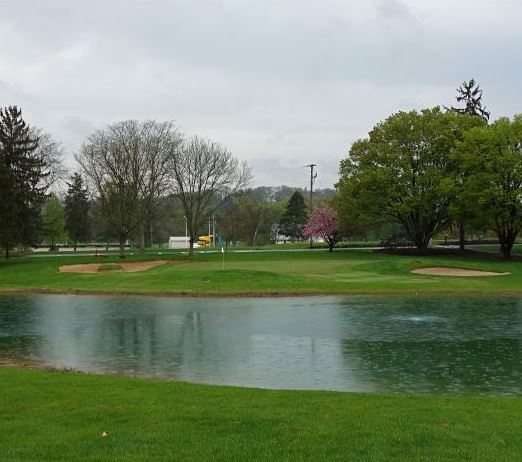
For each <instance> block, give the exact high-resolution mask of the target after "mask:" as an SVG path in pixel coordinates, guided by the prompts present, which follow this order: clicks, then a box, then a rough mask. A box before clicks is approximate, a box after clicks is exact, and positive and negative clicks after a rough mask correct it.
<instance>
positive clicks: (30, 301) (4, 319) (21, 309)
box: [0, 296, 39, 358]
mask: <svg viewBox="0 0 522 462" xmlns="http://www.w3.org/2000/svg"><path fill="white" fill-rule="evenodd" d="M35 324H36V319H35V301H34V298H33V297H21V296H17V297H6V296H2V297H0V355H2V356H4V357H10V358H30V357H31V356H32V353H33V352H34V351H35V350H37V349H38V344H39V338H38V335H36V333H35Z"/></svg>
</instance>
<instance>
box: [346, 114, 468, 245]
mask: <svg viewBox="0 0 522 462" xmlns="http://www.w3.org/2000/svg"><path fill="white" fill-rule="evenodd" d="M476 124H477V121H476V119H475V118H474V117H471V116H466V115H461V114H458V113H455V112H443V111H441V109H440V108H438V107H435V108H433V109H424V110H423V111H421V112H417V111H410V112H398V113H396V114H394V115H392V116H390V117H389V118H388V119H386V120H385V121H384V122H381V123H379V124H377V125H376V126H375V127H374V128H373V129H372V131H371V132H370V134H369V137H368V138H367V139H363V140H358V141H356V142H355V143H354V144H353V145H352V147H351V149H350V152H349V154H348V157H347V158H346V159H343V160H342V161H341V178H340V181H339V183H338V185H337V187H338V189H339V191H340V194H343V193H345V195H346V196H349V197H350V208H351V212H352V215H353V216H354V217H355V218H356V219H360V220H362V221H366V222H373V223H379V222H381V223H384V222H385V221H392V222H396V223H398V224H400V225H401V226H402V227H403V228H404V230H405V231H406V233H407V235H408V237H409V238H410V239H411V241H412V242H413V243H415V245H416V246H417V248H418V249H419V250H421V251H424V250H426V248H427V246H428V243H429V241H430V239H431V238H432V237H433V235H434V234H435V233H436V232H437V231H438V230H439V229H440V228H441V226H443V225H444V224H445V223H447V221H448V208H449V205H450V203H451V201H452V199H453V198H454V194H455V171H456V158H455V156H454V149H455V147H456V143H457V141H458V140H459V139H461V138H462V135H463V132H464V131H465V130H467V129H468V128H470V127H472V126H474V125H476Z"/></svg>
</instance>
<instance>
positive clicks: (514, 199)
mask: <svg viewBox="0 0 522 462" xmlns="http://www.w3.org/2000/svg"><path fill="white" fill-rule="evenodd" d="M457 154H458V155H459V157H460V160H461V162H462V164H463V166H464V171H465V173H466V175H465V177H466V182H465V184H464V191H465V195H464V200H465V201H466V203H468V204H471V203H472V204H474V207H475V208H476V210H477V212H478V214H480V216H481V217H482V219H483V221H484V222H485V223H486V224H487V225H488V226H490V227H491V228H492V229H493V230H494V231H495V233H496V234H497V236H498V239H499V242H500V251H501V253H502V255H503V257H504V258H510V257H511V250H512V248H513V244H514V242H515V240H516V238H517V236H518V235H519V233H520V231H521V229H522V202H521V199H522V115H517V116H515V117H514V119H513V120H512V121H511V120H509V119H508V118H501V119H499V120H497V121H495V122H494V123H493V124H492V125H489V126H483V127H476V128H474V129H472V130H470V131H469V132H468V133H466V134H465V136H464V141H463V142H462V143H461V144H460V145H459V148H458V151H457Z"/></svg>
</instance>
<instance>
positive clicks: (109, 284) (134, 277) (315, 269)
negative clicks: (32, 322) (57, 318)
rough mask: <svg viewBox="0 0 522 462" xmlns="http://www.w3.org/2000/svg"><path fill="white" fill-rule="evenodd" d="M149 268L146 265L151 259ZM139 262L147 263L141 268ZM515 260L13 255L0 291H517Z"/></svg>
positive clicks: (360, 254) (2, 267)
mask: <svg viewBox="0 0 522 462" xmlns="http://www.w3.org/2000/svg"><path fill="white" fill-rule="evenodd" d="M154 260H156V261H158V260H165V261H169V262H172V263H175V264H164V265H159V266H155V267H150V268H149V269H146V270H144V271H139V272H135V273H130V272H128V273H124V272H119V271H106V272H97V271H95V272H94V273H95V274H74V273H64V272H60V271H59V268H60V267H65V268H67V266H66V265H85V264H97V265H101V264H108V263H112V262H113V263H116V264H122V261H123V262H125V263H123V264H129V263H132V262H136V263H137V262H145V261H154ZM151 266H152V265H151ZM431 266H433V267H441V266H444V267H451V268H463V269H468V270H478V271H488V272H495V273H510V274H504V275H502V276H497V277H466V278H463V277H450V276H437V275H421V274H412V273H411V272H412V270H415V269H417V268H423V267H431ZM143 267H144V268H146V267H147V265H144V266H143ZM521 288H522V262H519V261H506V260H501V259H494V258H479V257H470V256H467V257H411V256H397V255H389V254H385V253H374V252H372V251H364V250H358V251H354V250H350V251H346V250H342V251H341V250H338V251H335V252H333V253H328V252H326V251H324V252H323V251H313V252H310V251H307V250H303V251H296V252H258V253H229V254H226V255H225V257H224V263H223V258H222V255H221V253H204V252H200V253H197V254H196V255H195V256H194V257H192V258H187V256H186V255H183V254H181V253H178V254H169V255H159V254H158V253H154V254H152V253H151V254H149V255H143V256H137V255H134V256H129V257H128V258H126V259H124V260H121V259H119V258H117V257H116V256H114V257H109V258H106V259H104V260H103V261H102V262H100V259H96V258H94V257H80V256H77V257H75V256H50V257H46V258H38V257H31V256H29V257H20V258H13V259H10V260H8V261H2V263H0V291H4V292H10V291H39V292H45V291H48V292H66V293H68V292H90V293H112V292H116V293H136V294H139V293H149V294H170V295H183V294H187V295H278V294H280V295H289V294H357V293H361V294H364V293H371V294H379V293H381V294H394V293H396V294H417V293H431V294H436V293H448V292H449V293H464V294H465V293H496V294H502V293H507V294H509V293H511V294H513V293H520V292H521V291H522V289H521Z"/></svg>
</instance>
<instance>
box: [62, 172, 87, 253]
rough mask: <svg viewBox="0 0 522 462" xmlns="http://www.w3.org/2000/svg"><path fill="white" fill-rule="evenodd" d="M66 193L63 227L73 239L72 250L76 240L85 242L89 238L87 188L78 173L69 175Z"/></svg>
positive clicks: (76, 242)
mask: <svg viewBox="0 0 522 462" xmlns="http://www.w3.org/2000/svg"><path fill="white" fill-rule="evenodd" d="M67 186H68V189H67V195H66V196H65V228H66V229H67V232H68V233H69V236H70V238H71V239H72V241H73V245H74V251H75V252H76V246H77V244H78V242H85V241H86V240H87V239H88V238H89V233H90V223H89V199H88V195H87V188H86V187H85V185H84V182H83V178H82V176H81V175H80V174H79V173H74V174H73V175H72V176H71V181H70V182H69V183H67Z"/></svg>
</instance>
